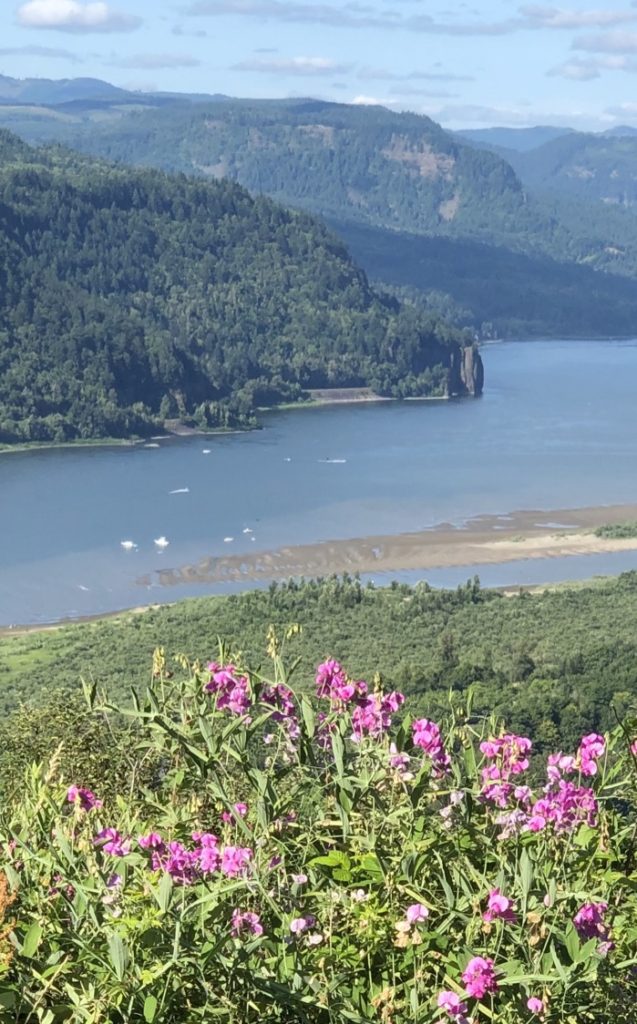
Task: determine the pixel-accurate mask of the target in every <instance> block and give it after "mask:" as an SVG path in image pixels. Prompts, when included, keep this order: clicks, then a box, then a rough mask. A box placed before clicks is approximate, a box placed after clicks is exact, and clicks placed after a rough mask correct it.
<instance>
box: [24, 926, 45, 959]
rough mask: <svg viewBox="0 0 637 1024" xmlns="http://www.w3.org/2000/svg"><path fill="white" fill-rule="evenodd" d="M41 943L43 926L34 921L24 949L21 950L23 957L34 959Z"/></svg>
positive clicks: (26, 936)
mask: <svg viewBox="0 0 637 1024" xmlns="http://www.w3.org/2000/svg"><path fill="white" fill-rule="evenodd" d="M41 941H42V926H41V925H39V924H38V922H37V921H34V922H33V924H32V925H31V927H30V928H29V929H28V930H27V933H26V935H25V936H24V940H23V942H22V949H21V950H20V952H21V954H22V956H26V957H28V959H29V960H30V959H31V958H32V957H34V956H35V954H36V952H37V949H38V946H39V945H40V942H41Z"/></svg>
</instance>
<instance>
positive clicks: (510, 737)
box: [480, 733, 533, 807]
mask: <svg viewBox="0 0 637 1024" xmlns="http://www.w3.org/2000/svg"><path fill="white" fill-rule="evenodd" d="M532 746H533V744H532V742H531V740H529V739H527V737H526V736H516V735H515V734H513V733H507V735H506V736H501V737H499V738H498V739H491V740H484V741H483V742H482V743H481V744H480V750H481V751H482V753H483V754H484V756H485V758H486V760H487V761H488V762H489V763H488V764H487V765H485V767H484V768H483V769H482V791H481V797H482V799H483V800H486V801H487V802H488V803H492V804H495V805H496V807H506V805H507V803H508V802H509V800H510V799H511V796H512V795H513V794H514V790H515V788H516V787H515V785H514V783H513V782H512V781H511V779H512V777H514V776H516V775H520V774H521V773H522V772H524V771H526V769H527V768H528V767H529V759H528V757H527V756H526V755H527V754H528V753H529V751H530V750H531V747H532Z"/></svg>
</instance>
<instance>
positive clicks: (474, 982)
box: [462, 956, 498, 999]
mask: <svg viewBox="0 0 637 1024" xmlns="http://www.w3.org/2000/svg"><path fill="white" fill-rule="evenodd" d="M462 980H463V981H464V983H465V986H466V989H467V995H469V996H471V997H472V998H473V999H483V998H484V996H486V995H487V993H489V992H497V990H498V983H497V980H496V976H495V970H494V963H493V960H491V959H490V958H488V957H487V958H485V957H482V956H474V957H473V959H472V960H470V961H469V963H468V964H467V966H466V967H465V969H464V971H463V972H462Z"/></svg>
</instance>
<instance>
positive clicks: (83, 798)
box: [66, 786, 102, 812]
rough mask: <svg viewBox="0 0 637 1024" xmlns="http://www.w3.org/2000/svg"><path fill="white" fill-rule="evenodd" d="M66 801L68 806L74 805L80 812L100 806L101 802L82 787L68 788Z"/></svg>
mask: <svg viewBox="0 0 637 1024" xmlns="http://www.w3.org/2000/svg"><path fill="white" fill-rule="evenodd" d="M66 799H67V800H68V802H69V803H70V804H76V805H77V806H78V807H79V808H80V810H82V811H87V812H88V811H92V810H93V808H95V807H101V806H102V801H101V800H98V799H97V797H96V796H95V793H93V792H92V791H91V790H90V789H84V787H83V786H69V788H68V790H67V792H66Z"/></svg>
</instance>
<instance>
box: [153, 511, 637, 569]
mask: <svg viewBox="0 0 637 1024" xmlns="http://www.w3.org/2000/svg"><path fill="white" fill-rule="evenodd" d="M628 521H637V505H601V506H595V507H590V508H580V509H553V510H551V511H546V510H543V511H538V510H533V509H530V510H528V509H527V510H522V511H518V512H512V513H510V514H506V515H488V516H477V517H476V518H474V519H471V520H469V521H468V522H467V523H466V524H465V525H463V526H462V527H457V526H453V525H451V524H449V523H441V524H439V525H437V526H435V527H433V528H431V529H428V530H423V531H420V532H418V533H403V534H397V535H389V536H383V535H381V536H371V537H355V538H351V539H347V540H329V541H322V542H320V543H315V544H299V545H295V546H290V547H280V548H276V549H273V550H271V551H261V552H259V551H248V552H244V553H237V554H227V555H226V554H224V555H221V556H209V557H204V558H201V559H200V560H199V561H197V562H195V563H191V564H189V565H183V566H178V567H174V568H166V569H162V570H159V571H157V572H156V573H152V574H150V575H145V576H142V577H140V579H139V580H138V581H137V582H138V583H139V584H140V585H143V586H148V584H149V583H150V582H154V583H160V584H161V585H163V586H166V587H170V586H176V585H179V584H183V583H197V582H200V583H223V582H241V581H246V582H249V581H256V580H269V579H286V578H288V577H290V576H306V577H312V576H326V575H330V574H332V573H343V572H350V573H353V572H360V573H371V572H382V573H386V572H398V571H408V570H419V569H422V570H426V569H441V568H447V567H450V566H463V565H466V566H472V565H484V564H496V563H501V562H517V561H520V560H523V559H531V558H564V557H567V556H569V555H593V554H602V553H605V552H613V551H630V550H637V537H631V538H626V539H617V540H614V539H610V538H601V537H596V536H595V534H594V532H593V531H594V529H595V528H596V527H598V526H602V525H604V524H606V523H621V522H628Z"/></svg>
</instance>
